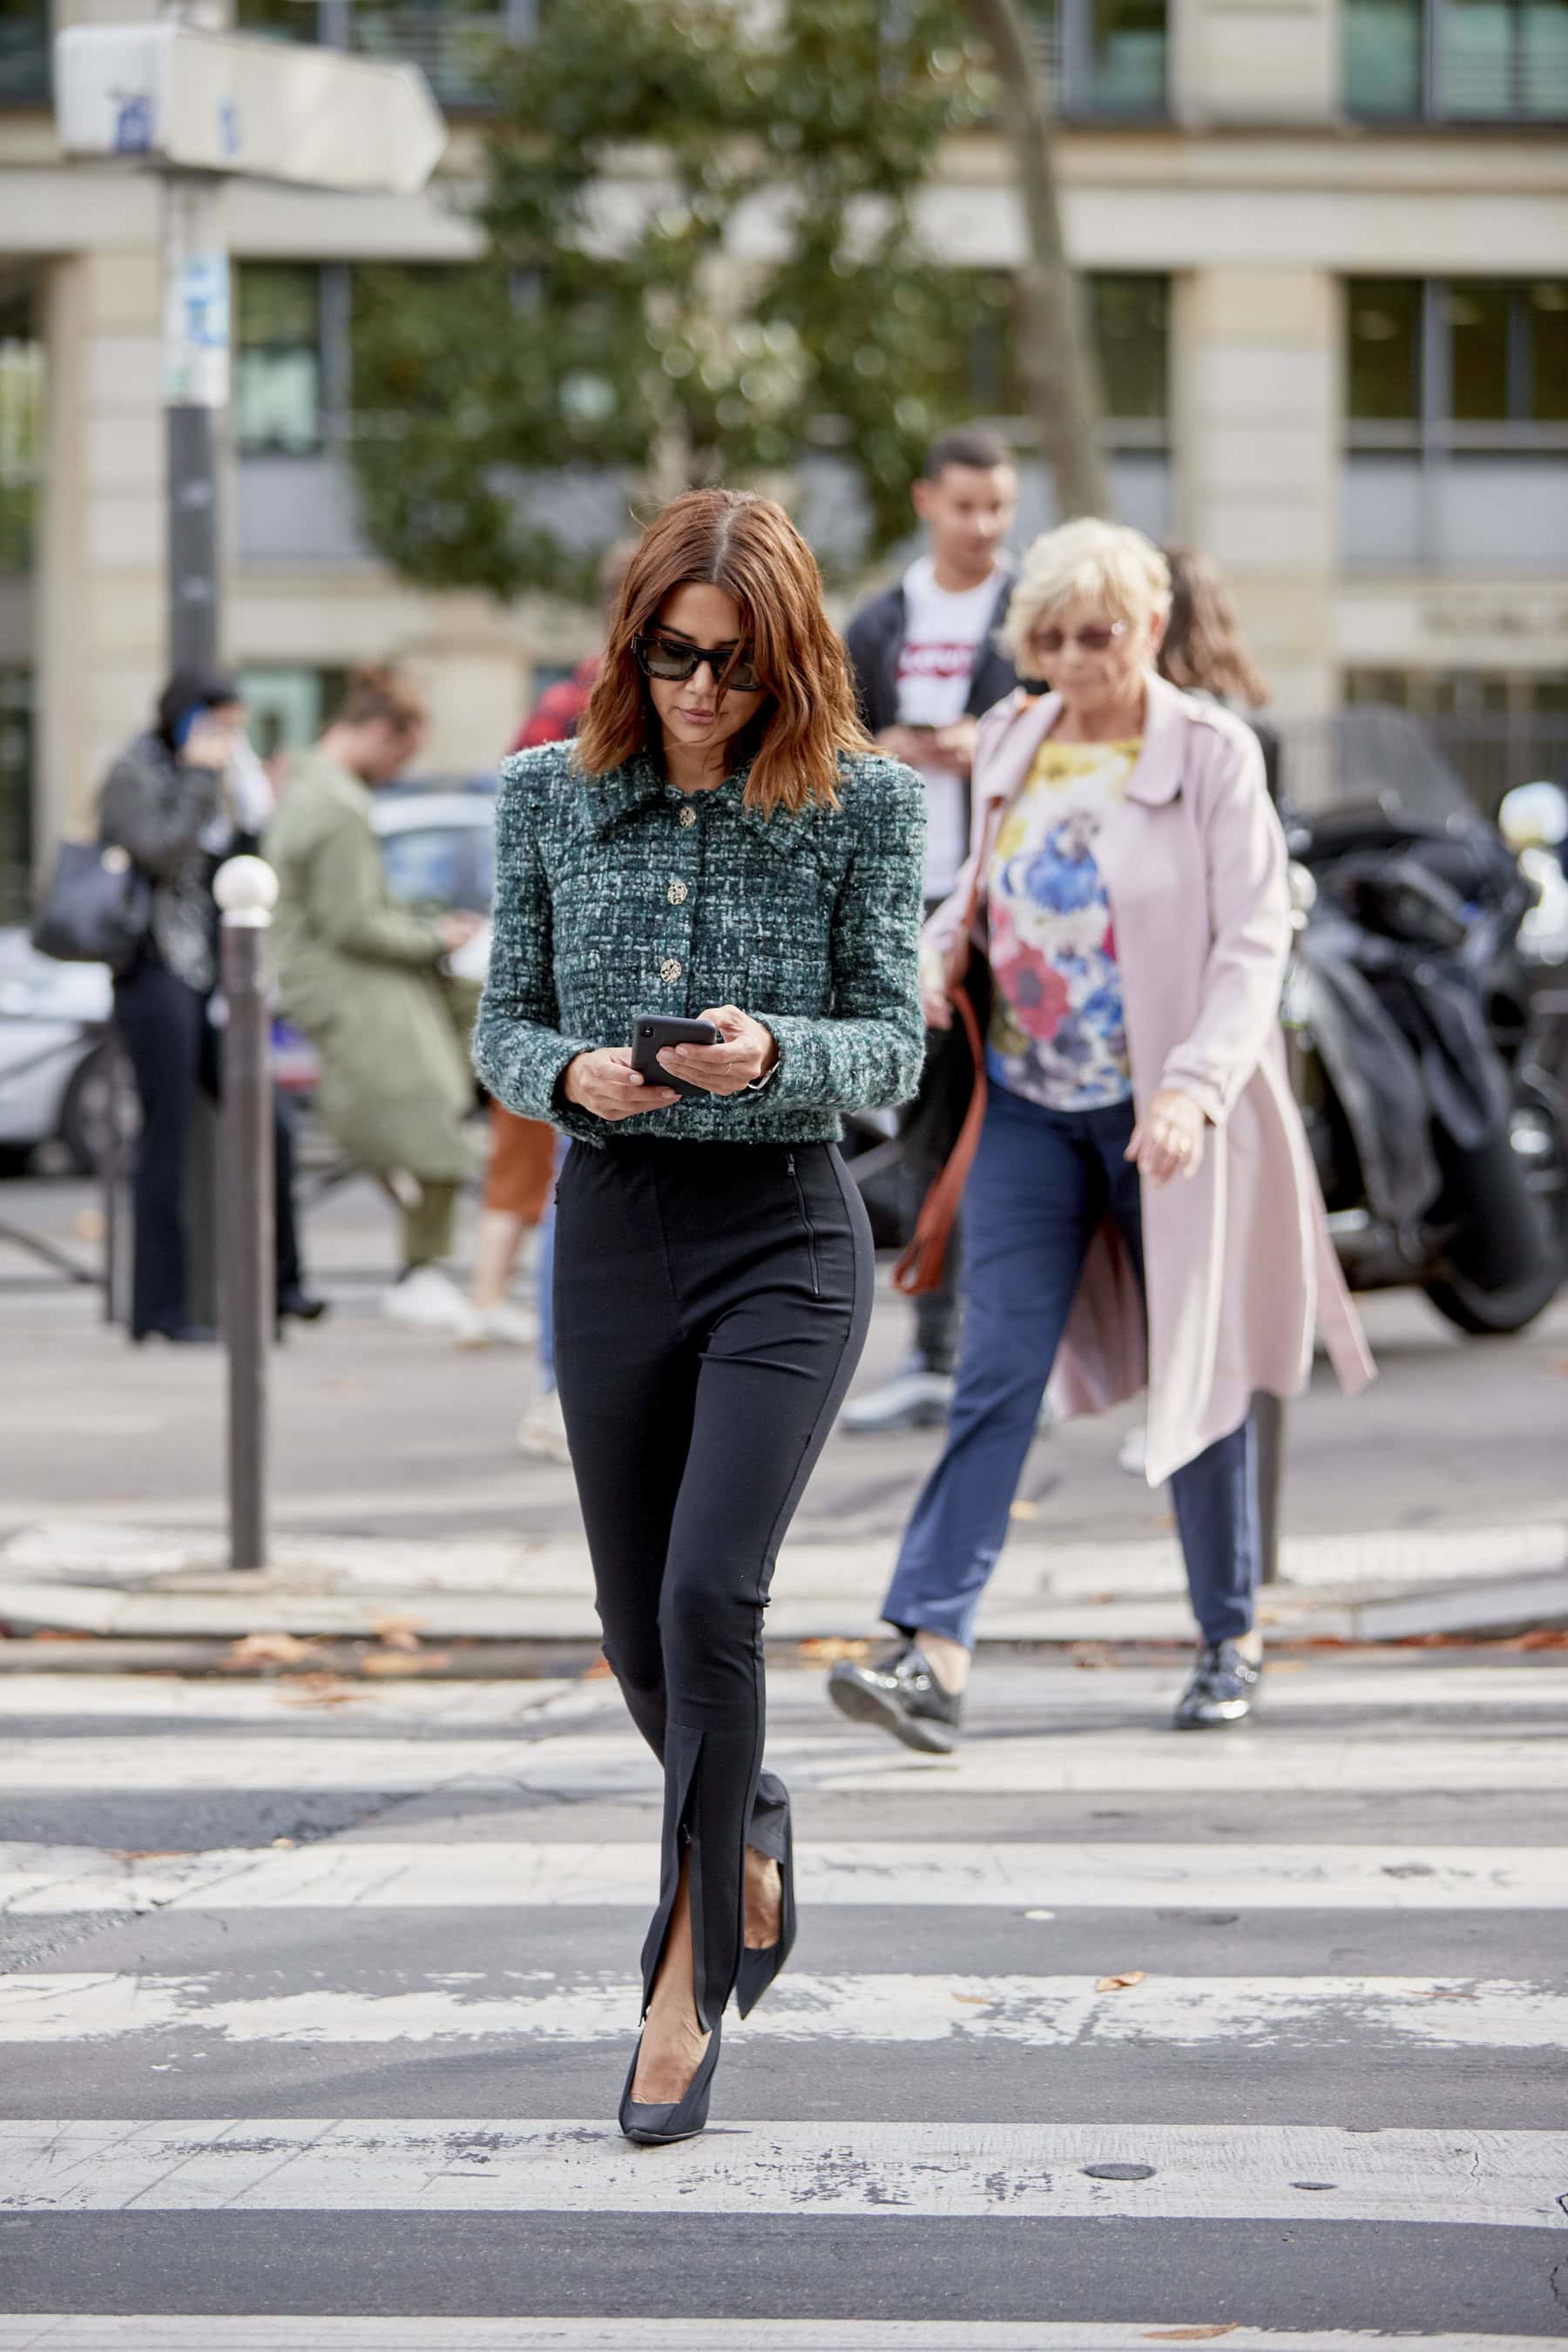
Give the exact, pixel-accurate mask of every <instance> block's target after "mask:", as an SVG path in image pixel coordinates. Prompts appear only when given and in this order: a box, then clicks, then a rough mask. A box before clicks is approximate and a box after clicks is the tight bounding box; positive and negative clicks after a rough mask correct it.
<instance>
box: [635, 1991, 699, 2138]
mask: <svg viewBox="0 0 1568 2352" xmlns="http://www.w3.org/2000/svg"><path fill="white" fill-rule="evenodd" d="M721 2022H722V2021H721V2019H718V2018H716V2019H715V2020H714V2021H713V2031H712V2032H711V2033H710V2035H709V2037H708V2047H707V2049H706V2050H705V2051H704V2052H703V2053H702V2056H701V2058H700V2061H699V2062H698V2067H697V2072H696V2074H693V2076H692V2077H691V2080H690V2082H689V2083H688V2084H687V2085H686V2089H685V2091H684V2092H683V2093H682V2095H681V2096H680V2097H679V2099H677V2100H675V2101H674V2102H673V2103H672V2105H668V2106H651V2105H648V2104H647V2102H646V2101H644V2100H641V2099H634V2098H633V2096H632V2084H634V2083H635V2082H636V2081H637V2060H638V2058H639V2057H640V2056H641V2054H642V2035H641V2034H640V2033H639V2034H638V2035H637V2048H636V2049H635V2050H634V2051H633V2052H632V2063H631V2070H630V2072H629V2073H628V2074H627V2076H626V2089H625V2090H624V2091H623V2092H622V2094H621V2115H620V2123H621V2129H622V2130H623V2131H624V2132H625V2134H626V2137H627V2138H628V2139H630V2140H636V2142H637V2146H638V2147H669V2146H670V2145H671V2144H672V2142H674V2141H676V2140H678V2139H695V2138H696V2137H697V2135H698V2133H699V2132H700V2131H701V2130H702V2128H703V2126H705V2125H706V2123H707V2121H708V2100H709V2096H710V2093H711V2091H712V2088H713V2074H714V2069H715V2068H716V2067H717V2065H718V2063H719V2029H720V2025H721Z"/></svg>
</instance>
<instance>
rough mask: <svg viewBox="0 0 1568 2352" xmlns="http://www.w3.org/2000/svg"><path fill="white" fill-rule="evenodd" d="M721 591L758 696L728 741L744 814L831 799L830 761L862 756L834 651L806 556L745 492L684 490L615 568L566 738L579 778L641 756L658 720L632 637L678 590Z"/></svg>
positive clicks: (836, 644)
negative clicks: (742, 785) (746, 721)
mask: <svg viewBox="0 0 1568 2352" xmlns="http://www.w3.org/2000/svg"><path fill="white" fill-rule="evenodd" d="M694 581H695V582H700V583H703V584H705V585H708V586H710V587H714V588H722V589H723V590H724V592H725V593H726V594H727V595H731V596H732V597H733V598H734V600H735V603H736V604H737V605H738V606H739V607H740V613H741V646H742V649H743V650H745V651H746V652H747V653H748V654H749V656H750V657H751V661H752V667H753V668H754V669H755V670H756V672H757V675H758V676H759V677H761V679H762V681H763V690H764V693H765V696H766V699H765V700H764V701H763V703H762V705H761V706H760V708H759V709H758V710H757V713H756V716H755V718H754V719H752V721H751V724H750V725H749V726H748V727H747V729H746V730H745V732H744V734H743V735H742V737H740V738H739V739H738V740H737V742H736V745H735V751H736V753H737V756H738V757H740V758H742V759H744V758H746V757H748V756H750V758H751V760H752V772H751V774H750V776H749V777H748V779H747V782H746V800H747V803H748V805H749V806H751V807H752V808H757V809H762V810H763V811H764V812H769V813H771V812H772V811H773V809H775V808H783V809H788V810H791V811H794V810H796V809H801V808H804V807H805V805H806V804H807V803H808V802H811V801H817V802H820V803H823V804H825V805H826V806H827V807H829V808H833V807H837V802H838V755H839V753H840V752H841V751H869V750H871V748H872V745H871V739H870V737H869V736H868V734H867V732H866V730H865V728H864V727H863V726H862V725H861V723H860V720H859V718H858V714H857V711H856V708H855V692H854V688H853V687H852V686H851V684H850V680H849V665H848V660H847V656H846V654H845V651H844V646H843V643H842V641H841V640H840V638H839V636H838V634H837V630H835V629H834V627H833V625H832V624H831V623H830V622H829V620H828V618H827V615H826V613H825V612H824V611H823V609H822V574H821V573H820V572H818V570H817V568H816V557H815V556H814V555H813V554H812V551H811V550H810V548H809V547H807V545H806V543H805V540H804V539H802V537H801V535H800V533H799V531H798V530H796V529H795V525H794V523H793V522H791V520H790V519H789V517H788V515H787V514H785V512H784V509H783V507H781V506H775V505H774V503H773V499H762V498H756V497H753V496H752V493H751V492H750V491H748V490H689V491H688V492H687V493H686V495H685V497H684V498H679V499H672V500H671V502H670V504H669V505H668V506H667V507H666V508H665V509H664V510H663V512H662V513H660V514H658V515H656V516H655V517H654V520H652V522H650V523H649V525H648V527H647V530H645V531H644V533H643V535H642V538H641V540H640V541H639V542H638V545H637V552H636V554H635V555H634V556H633V557H632V560H631V562H630V563H629V564H628V565H627V567H626V578H625V580H624V581H623V582H622V583H621V593H620V595H619V597H618V599H617V601H616V608H615V612H614V614H613V616H612V618H611V621H610V625H609V638H608V642H607V644H606V645H605V661H604V667H603V668H602V669H601V670H600V672H599V675H598V677H597V679H596V681H595V686H594V691H593V694H592V696H591V697H590V698H589V703H588V708H587V710H586V711H585V712H584V717H583V720H582V723H581V725H580V726H579V728H578V730H577V759H578V763H579V765H580V766H581V768H582V769H583V772H584V774H585V775H588V776H603V775H605V774H607V773H608V772H609V771H610V770H611V769H613V768H619V767H622V766H624V764H625V763H626V761H628V760H630V759H633V758H634V757H635V756H636V754H637V752H638V751H643V750H644V749H653V750H657V748H658V720H657V718H656V716H655V713H654V708H653V702H652V699H651V698H650V696H649V694H648V690H647V680H646V679H645V677H644V676H643V671H642V667H641V665H640V663H639V662H638V660H637V640H638V638H639V637H642V636H645V635H647V632H648V631H649V630H650V629H652V627H653V626H654V625H655V623H656V622H657V620H658V610H659V606H660V605H661V604H663V603H664V600H665V598H666V597H667V596H668V595H669V594H670V593H672V592H673V591H674V590H675V589H677V588H682V587H685V586H686V585H687V583H689V582H694Z"/></svg>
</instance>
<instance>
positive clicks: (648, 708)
mask: <svg viewBox="0 0 1568 2352" xmlns="http://www.w3.org/2000/svg"><path fill="white" fill-rule="evenodd" d="M923 822H924V819H923V806H922V801H921V787H920V784H919V782H918V781H917V780H916V778H915V777H914V775H913V774H912V773H911V772H910V770H908V769H906V768H903V767H900V766H899V765H898V764H897V763H895V762H894V761H889V760H887V759H884V758H881V757H879V755H878V754H877V753H876V752H875V751H873V750H872V748H871V746H870V744H869V741H868V738H867V737H866V735H865V734H864V732H863V730H862V729H861V727H860V725H859V722H858V719H857V718H856V716H855V706H854V699H853V696H852V693H851V689H850V685H849V680H848V676H847V669H846V666H845V656H844V652H843V648H842V646H841V645H840V643H839V641H838V639H837V636H836V635H835V634H834V632H833V631H832V629H831V628H830V627H829V625H828V623H827V621H826V616H825V614H824V613H823V610H822V603H821V583H820V579H819V576H818V573H817V570H816V563H815V562H814V561H813V559H812V556H811V554H810V551H809V550H808V549H807V548H806V546H805V541H803V540H802V539H801V538H800V536H799V534H798V533H797V532H796V530H795V528H794V526H793V525H792V524H791V522H790V521H789V520H788V518H787V516H786V515H785V514H784V511H783V509H781V508H779V507H777V506H774V505H773V503H772V502H771V501H769V500H767V499H758V498H752V497H747V496H744V495H742V494H741V493H739V492H734V491H727V490H701V491H693V492H692V493H690V494H689V496H688V497H685V498H682V499H677V500H676V501H675V502H674V504H673V505H671V506H670V507H668V508H667V509H665V511H664V513H663V514H662V515H660V516H659V517H658V520H656V521H655V522H654V523H653V525H652V526H651V527H650V529H649V530H648V531H647V535H646V537H645V538H644V540H643V541H642V543H641V545H640V547H639V548H638V550H637V554H636V556H635V557H634V559H633V561H632V562H631V565H630V567H629V569H628V572H627V575H626V582H625V583H624V586H623V588H622V591H621V594H620V598H619V601H618V604H617V606H616V613H615V616H614V619H613V621H612V624H611V627H610V634H609V642H608V645H607V646H606V649H605V663H604V667H603V669H602V671H601V673H600V675H599V677H598V679H597V681H596V683H595V688H594V691H593V697H592V699H591V701H590V703H589V706H588V709H587V711H586V713H585V715H584V719H583V722H582V725H581V727H580V729H579V731H578V735H577V739H576V741H575V743H574V744H559V745H550V746H546V747H544V748H542V749H541V750H538V751H529V752H525V753H523V754H522V755H521V757H519V758H517V759H514V760H513V761H510V762H509V764H508V766H507V767H506V769H505V770H504V771H503V776H502V784H501V795H500V807H499V812H498V822H497V848H498V866H497V896H496V909H495V940H494V946H493V949H492V952H491V958H490V967H489V982H488V985H487V987H486V990H485V995H484V1000H483V1003H481V1005H480V1009H479V1025H478V1029H477V1031H476V1040H475V1058H476V1062H477V1064H478V1067H479V1075H480V1076H481V1077H482V1078H483V1079H484V1082H485V1084H486V1085H487V1086H488V1087H489V1089H490V1091H491V1092H492V1094H494V1095H495V1096H496V1097H497V1098H498V1099H499V1100H500V1101H501V1102H502V1103H504V1104H506V1105H507V1107H508V1108H510V1109H512V1110H514V1111H517V1112H519V1113H520V1114H521V1115H522V1116H523V1117H525V1118H548V1119H551V1120H552V1121H553V1122H554V1123H555V1124H556V1125H558V1126H560V1127H562V1128H563V1129H566V1131H567V1132H568V1134H569V1135H570V1136H571V1137H572V1139H573V1141H572V1148H571V1150H569V1151H568V1153H567V1156H566V1164H565V1168H564V1170H563V1174H562V1177H561V1181H560V1185H559V1189H558V1193H557V1206H556V1237H555V1294H554V1295H555V1349H556V1360H557V1377H558V1381H559V1385H560V1392H561V1402H562V1408H563V1414H564V1419H565V1426H566V1434H567V1439H568V1442H569V1444H570V1447H571V1453H572V1462H573V1467H574V1471H575V1473H576V1478H577V1486H578V1492H579V1495H580V1497H581V1501H582V1508H583V1517H584V1525H585V1527H586V1530H587V1537H588V1544H589V1549H590V1552H591V1554H592V1558H593V1564H594V1577H595V1593H596V1601H597V1607H598V1612H599V1618H600V1622H601V1623H602V1625H603V1627H604V1632H605V1655H606V1657H607V1658H608V1660H609V1662H610V1664H611V1666H612V1668H613V1669H614V1672H615V1674H616V1678H617V1680H618V1681H619V1683H620V1685H621V1690H622V1694H623V1696H625V1698H626V1705H627V1707H628V1708H629V1710H630V1712H631V1715H632V1718H633V1720H634V1722H635V1723H636V1724H637V1728H638V1729H639V1730H640V1731H641V1732H642V1734H643V1736H644V1738H646V1739H647V1741H648V1743H649V1745H650V1746H651V1747H652V1748H653V1749H654V1752H655V1754H656V1755H657V1756H658V1758H659V1759H660V1760H661V1762H662V1764H663V1767H664V1777H665V1808H664V1832H663V1861H662V1875H661V1881H660V1888H659V1898H658V1907H657V1909H656V1911H655V1913H654V1916H653V1921H652V1924H651V1926H650V1927H649V1929H648V1933H647V1941H646V1942H645V1944H644V1947H643V1991H644V2004H643V2005H644V2021H643V2030H642V2034H641V2037H640V2040H639V2043H638V2047H637V2053H636V2054H635V2055H634V2058H633V2061H632V2068H631V2072H630V2073H629V2074H628V2075H627V2078H626V2095H625V2097H624V2099H623V2102H622V2106H621V2126H622V2128H623V2130H625V2131H626V2133H627V2134H628V2136H629V2137H632V2138H634V2139H640V2140H654V2141H664V2140H674V2139H682V2138H686V2137H689V2135H690V2134H691V2133H693V2132H696V2131H700V2129H701V2128H702V2126H703V2124H704V2123H705V2122H706V2120H707V2113H708V2101H709V2092H710V2084H711V2081H712V2075H713V2070H714V2067H715V2065H716V2063H717V2060H718V2056H719V2037H720V2021H721V2017H722V2014H723V2011H724V2008H725V2004H726V2002H727V2001H728V2000H729V1998H730V1995H731V1991H732V1990H737V1988H738V1992H739V2004H740V2007H741V2009H742V2013H744V2012H745V2011H747V2010H749V2009H750V2008H751V2006H752V2003H753V2002H754V2001H755V2000H757V1999H758V1998H759V1996H760V1995H761V1993H762V1992H763V1990H765V1989H766V1987H767V1985H768V1984H769V1983H770V1982H771V1981H772V1979H773V1976H774V1975H775V1974H776V1973H777V1970H778V1969H779V1968H780V1967H782V1965H783V1963H784V1958H786V1956H787V1954H788V1950H789V1947H790V1943H791V1940H792V1937H793V1934H794V1899H793V1890H792V1886H791V1883H790V1853H791V1841H790V1824H789V1800H788V1795H787V1792H786V1790H784V1785H783V1783H782V1782H781V1781H779V1780H777V1779H776V1777H775V1776H773V1774H771V1773H767V1772H763V1770H762V1760H763V1650H762V1631H763V1609H764V1608H765V1606H766V1602H767V1598H768V1587H769V1581H770V1579H771V1577H772V1573H773V1561H774V1559H775V1557H776V1554H777V1551H778V1548H779V1544H780V1542H781V1540H782V1539H783V1537H784V1532H785V1530H786V1529H787V1528H788V1526H789V1522H790V1519H791V1517H792V1516H793V1514H794V1511H795V1507H796V1505H797V1503H798V1502H799V1499H800V1496H801V1492H802V1490H803V1488H804V1487H805V1482H806V1479H807V1477H808V1475H809V1474H810V1471H811V1469H812V1466H813V1465H814V1463H815V1462H816V1456H817V1454H818V1453H819V1451H820V1449H821V1446H822V1444H823V1441H824V1439H825V1437H826V1433H827V1431H828V1430H829V1428H830V1427H831V1425H832V1423H833V1418H834V1415H835V1413H836V1412H837V1409H838V1406H839V1404H840V1402H842V1400H843V1396H844V1392H845V1390H846V1389H847V1386H848V1382H849V1379H850V1376H851V1374H852V1373H853V1370H854V1368H855V1364H856V1360H857V1359H858V1355H859V1352H860V1349H861V1345H862V1343H863V1340H864V1339H865V1333H866V1325H867V1320H868V1314H869V1309H870V1286H871V1243H870V1234H869V1229H868V1223H867V1219H866V1215H865V1212H864V1210H863V1208H862V1206H861V1204H860V1201H859V1198H858V1194H857V1193H856V1192H855V1191H854V1188H853V1186H852V1185H851V1184H850V1183H849V1182H848V1181H847V1177H846V1175H845V1172H844V1170H843V1167H842V1164H841V1162H840V1160H839V1157H838V1153H837V1150H836V1148H835V1146H836V1142H837V1136H838V1132H839V1128H838V1113H839V1112H840V1111H841V1110H846V1109H852V1108H863V1107H869V1106H871V1105H873V1104H886V1105H892V1104H896V1103H899V1102H901V1101H903V1100H905V1099H906V1098H907V1097H909V1096H910V1094H912V1093H913V1091H914V1088H915V1085H916V1082H917V1080H918V1078H919V1076H920V1068H921V1056H922V1054H923V1051H924V1024H923V1023H922V1020H921V1006H920V995H919V988H918V983H917V968H916V944H917V933H918V929H919V920H920V909H921V852H922V827H923ZM637 1015H663V1016H676V1017H691V1016H695V1017H697V1018H699V1019H706V1020H708V1021H710V1022H711V1023H712V1024H713V1025H714V1026H715V1027H716V1029H717V1030H718V1031H719V1033H720V1037H719V1042H718V1043H716V1044H710V1045H679V1046H671V1047H667V1048H665V1049H664V1050H663V1051H662V1052H661V1054H660V1055H659V1065H660V1067H661V1068H662V1070H663V1072H664V1073H665V1074H666V1075H667V1076H668V1077H670V1078H671V1079H672V1080H674V1081H677V1082H678V1084H677V1085H669V1086H667V1085H664V1084H662V1083H660V1081H659V1078H658V1076H657V1075H655V1076H652V1077H651V1078H650V1079H649V1080H648V1081H647V1082H645V1080H644V1079H643V1077H642V1076H639V1074H638V1073H637V1070H636V1069H635V1068H634V1067H633V1061H632V1055H631V1052H630V1050H629V1048H628V1042H627V1041H628V1040H629V1038H630V1035H631V1031H632V1023H633V1019H634V1016H637ZM682 1089H695V1091H690V1092H687V1091H682Z"/></svg>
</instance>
